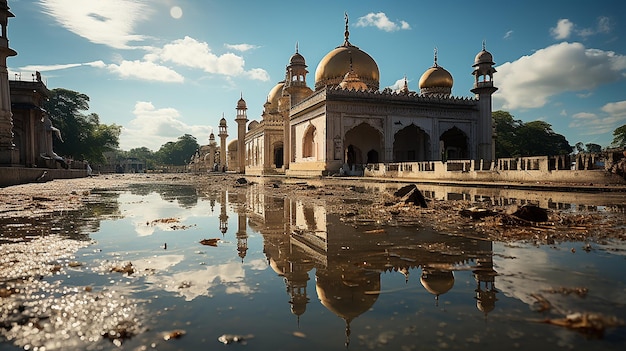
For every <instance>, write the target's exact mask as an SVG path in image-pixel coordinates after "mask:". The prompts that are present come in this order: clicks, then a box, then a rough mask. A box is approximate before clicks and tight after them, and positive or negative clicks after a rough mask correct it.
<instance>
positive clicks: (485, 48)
mask: <svg viewBox="0 0 626 351" xmlns="http://www.w3.org/2000/svg"><path fill="white" fill-rule="evenodd" d="M483 51H487V42H486V41H485V39H483Z"/></svg>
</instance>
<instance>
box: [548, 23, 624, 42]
mask: <svg viewBox="0 0 626 351" xmlns="http://www.w3.org/2000/svg"><path fill="white" fill-rule="evenodd" d="M611 27H612V25H611V20H610V19H609V18H608V17H598V22H597V24H596V26H595V28H582V29H577V26H576V25H575V24H574V23H573V22H572V21H570V20H569V19H567V18H563V19H560V20H559V21H558V22H557V24H556V27H554V28H550V34H551V35H552V37H553V38H554V39H557V40H562V39H567V38H569V37H570V36H572V35H573V34H576V35H578V36H580V37H582V38H583V39H585V38H588V37H590V36H592V35H596V34H606V33H610V32H611Z"/></svg>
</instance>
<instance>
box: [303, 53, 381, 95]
mask: <svg viewBox="0 0 626 351" xmlns="http://www.w3.org/2000/svg"><path fill="white" fill-rule="evenodd" d="M350 61H352V68H353V70H354V72H355V73H356V74H357V75H358V76H359V77H360V78H361V81H363V83H365V84H366V85H367V87H368V88H369V89H375V90H378V86H379V81H380V73H379V71H378V65H377V64H376V61H374V59H373V58H372V57H371V56H370V55H368V54H367V53H366V52H365V51H362V50H360V49H359V48H358V47H356V46H353V45H351V44H350V43H344V45H342V46H340V47H337V48H336V49H334V50H333V51H331V52H329V53H328V54H326V56H324V58H323V59H322V60H321V61H320V63H319V64H318V65H317V69H316V70H315V89H320V88H323V87H324V86H327V85H330V86H336V85H339V84H340V83H341V81H343V79H344V76H345V75H346V73H348V72H349V71H350Z"/></svg>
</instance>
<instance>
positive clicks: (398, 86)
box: [387, 78, 411, 92]
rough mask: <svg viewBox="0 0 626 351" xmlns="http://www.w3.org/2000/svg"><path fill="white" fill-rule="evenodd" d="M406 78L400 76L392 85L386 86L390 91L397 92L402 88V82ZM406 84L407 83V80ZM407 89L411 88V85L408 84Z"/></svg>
mask: <svg viewBox="0 0 626 351" xmlns="http://www.w3.org/2000/svg"><path fill="white" fill-rule="evenodd" d="M405 80H406V78H400V79H398V80H396V82H395V83H393V85H391V86H388V87H387V88H389V89H391V90H392V91H395V92H398V91H400V90H402V89H403V88H404V82H405ZM407 84H409V83H408V82H407ZM409 90H411V87H410V85H409Z"/></svg>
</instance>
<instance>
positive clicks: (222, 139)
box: [217, 114, 228, 172]
mask: <svg viewBox="0 0 626 351" xmlns="http://www.w3.org/2000/svg"><path fill="white" fill-rule="evenodd" d="M226 130H227V128H226V118H224V115H223V114H222V119H221V120H220V127H219V133H218V134H217V136H219V137H220V167H222V172H225V171H226V169H227V167H226V138H228V132H227V131H226Z"/></svg>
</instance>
